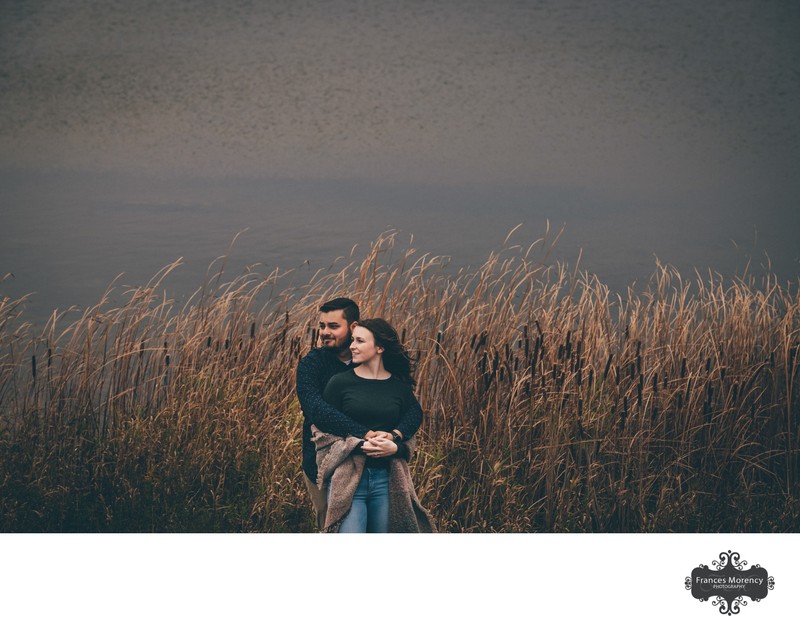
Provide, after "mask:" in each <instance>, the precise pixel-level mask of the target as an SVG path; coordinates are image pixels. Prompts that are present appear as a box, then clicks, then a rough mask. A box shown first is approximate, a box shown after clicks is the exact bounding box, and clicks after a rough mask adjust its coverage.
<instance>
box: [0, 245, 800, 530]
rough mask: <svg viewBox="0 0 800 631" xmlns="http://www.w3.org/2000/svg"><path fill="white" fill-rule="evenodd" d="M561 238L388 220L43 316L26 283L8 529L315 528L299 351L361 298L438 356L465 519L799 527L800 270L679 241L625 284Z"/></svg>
mask: <svg viewBox="0 0 800 631" xmlns="http://www.w3.org/2000/svg"><path fill="white" fill-rule="evenodd" d="M555 240H556V238H551V236H550V235H549V234H547V235H545V237H544V238H543V239H542V240H541V241H540V242H537V243H535V244H533V245H531V246H530V247H528V248H522V247H520V246H511V245H509V244H508V240H507V242H506V244H504V249H503V250H502V251H501V252H498V253H493V254H491V255H490V256H489V258H488V260H487V261H486V263H484V264H483V265H482V266H481V267H480V268H479V269H477V270H474V271H469V270H463V269H462V270H458V271H453V270H450V269H448V266H447V264H446V261H445V260H444V259H442V258H439V257H436V256H431V255H420V254H417V253H416V252H415V251H414V250H413V249H412V248H411V247H405V248H401V247H400V246H398V244H397V237H396V235H395V234H393V233H387V234H384V235H381V236H380V237H379V238H378V239H377V240H376V241H375V242H374V243H373V244H372V245H371V248H370V249H369V251H368V252H367V253H366V255H365V256H364V257H363V258H362V259H355V258H353V257H352V253H351V258H350V259H342V260H338V261H336V262H335V263H334V264H333V265H332V266H331V268H329V269H328V270H324V271H320V272H319V273H317V274H316V275H315V276H314V277H313V278H312V280H311V281H310V282H308V283H303V284H299V285H293V284H292V283H291V282H288V281H287V279H286V278H282V277H281V274H280V273H279V272H278V271H275V272H274V273H272V274H271V275H268V276H263V275H256V274H247V275H244V276H241V277H239V278H236V279H234V280H232V281H229V282H223V278H222V273H221V271H220V272H218V273H217V274H215V275H213V276H211V277H210V278H209V279H207V280H206V282H204V284H203V287H202V288H201V289H200V290H198V292H197V293H196V294H195V295H194V296H193V297H192V298H191V299H190V300H188V301H187V302H186V303H185V304H184V305H183V306H182V307H178V306H177V305H176V304H175V303H173V302H172V301H171V300H170V299H169V298H168V297H166V296H165V295H164V292H163V291H162V290H160V289H159V288H160V283H161V281H162V280H163V277H164V276H165V275H166V274H168V273H169V271H170V268H166V269H164V270H162V271H161V272H160V273H159V274H158V275H157V276H156V277H155V278H154V279H153V280H152V281H151V283H150V284H148V285H147V286H145V287H142V288H136V289H131V290H129V291H128V292H127V294H126V295H125V297H124V298H125V299H124V301H123V303H124V304H123V306H112V305H111V302H110V300H109V295H110V294H107V295H106V296H105V297H104V298H103V300H101V301H100V303H99V304H98V305H96V306H94V307H92V308H90V309H87V310H86V311H85V312H84V313H82V314H79V317H78V318H77V319H76V321H74V322H73V323H71V324H69V325H64V324H62V318H63V317H64V316H63V314H60V315H59V314H55V315H54V316H53V318H52V319H51V320H50V321H49V322H48V323H47V325H46V326H45V327H44V329H43V330H42V331H34V330H33V328H32V326H31V325H30V324H29V323H27V322H26V321H25V318H24V300H22V301H13V300H10V299H7V298H4V299H2V300H1V301H0V528H1V529H2V530H4V531H181V532H188V531H207V532H208V531H270V532H277V531H295V532H296V531H310V530H311V529H312V519H311V512H310V503H309V501H308V500H307V498H306V497H305V492H304V489H303V484H302V481H301V477H300V476H301V473H300V440H301V423H302V417H301V415H300V412H299V409H298V404H297V400H296V398H295V396H294V370H295V367H296V363H297V360H298V358H299V357H300V356H301V355H303V354H304V353H306V352H307V351H308V350H309V348H310V347H311V345H312V344H314V343H315V341H316V340H315V329H314V326H315V321H316V315H317V309H318V306H319V305H320V304H321V303H322V302H323V301H324V300H326V299H329V298H331V297H334V296H337V295H348V296H351V297H353V298H355V299H356V300H357V301H359V303H360V304H361V305H362V312H363V313H364V314H365V315H380V316H382V317H385V318H387V319H388V320H389V321H391V322H392V323H393V324H395V325H396V327H397V329H398V330H399V331H401V333H402V336H403V338H404V340H405V341H406V343H407V345H408V346H409V348H410V349H411V352H412V355H413V357H414V358H415V359H416V360H417V361H416V365H417V371H416V376H417V380H418V387H417V396H418V398H419V399H420V402H421V404H422V406H423V409H424V410H425V422H424V424H423V427H422V428H421V429H420V432H419V449H418V453H417V455H416V457H415V459H414V460H413V461H412V471H413V475H414V478H415V480H416V484H417V487H418V493H419V495H420V497H421V499H422V501H423V503H424V504H425V505H426V506H428V507H429V508H430V509H431V511H432V513H433V514H434V516H435V518H436V519H437V521H438V523H439V526H440V528H441V529H442V530H447V531H465V532H474V531H480V532H485V531H505V532H530V531H548V532H552V531H556V532H564V531H566V532H609V531H612V532H618V531H624V532H653V531H658V532H666V531H689V532H695V531H742V532H747V531H765V532H766V531H793V530H797V528H798V525H800V505H798V489H799V487H798V474H800V465H799V464H798V456H799V455H800V452H799V451H798V448H799V447H800V431H799V430H800V427H798V425H799V424H800V423H799V419H798V416H799V414H800V401H798V388H797V387H796V385H797V384H796V380H797V374H798V368H797V363H798V362H797V350H798V346H799V345H800V339H799V337H800V300H799V299H798V294H797V290H796V289H794V290H791V289H790V288H788V287H782V286H780V285H779V284H778V283H777V282H776V280H775V279H774V278H773V277H772V276H771V275H770V274H769V273H765V274H764V275H763V277H762V278H759V279H756V278H754V277H752V276H748V277H746V278H738V279H723V278H720V277H719V276H714V275H710V276H709V277H708V278H702V277H699V276H698V277H696V278H693V279H691V281H689V280H685V279H683V278H681V277H680V275H679V274H678V273H677V271H676V270H674V269H673V268H671V267H669V266H667V265H661V264H659V265H657V269H656V271H655V273H654V275H653V277H652V279H651V282H650V284H649V285H648V287H647V288H646V289H645V290H643V291H640V292H634V291H633V290H630V291H629V292H628V293H627V295H624V296H620V295H612V294H611V293H610V292H609V290H608V288H607V287H606V286H604V285H603V284H602V283H601V282H600V281H599V280H598V279H596V278H594V277H592V276H590V275H589V274H586V273H578V272H575V271H572V272H570V271H569V270H568V269H566V268H565V267H564V266H561V265H550V264H547V263H546V261H547V255H548V253H549V250H550V248H551V247H552V245H553V242H554V241H555ZM111 291H112V290H109V292H111Z"/></svg>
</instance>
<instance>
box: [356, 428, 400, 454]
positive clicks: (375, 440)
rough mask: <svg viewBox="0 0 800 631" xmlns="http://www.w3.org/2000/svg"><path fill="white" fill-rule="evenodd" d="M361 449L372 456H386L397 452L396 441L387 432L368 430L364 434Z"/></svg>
mask: <svg viewBox="0 0 800 631" xmlns="http://www.w3.org/2000/svg"><path fill="white" fill-rule="evenodd" d="M361 450H362V451H363V452H364V453H365V454H366V455H367V456H370V457H372V458H386V457H388V456H393V455H394V454H395V453H397V443H395V442H394V440H393V438H392V435H391V434H390V433H389V432H379V431H375V430H370V431H368V432H367V433H366V434H365V436H364V444H363V445H361Z"/></svg>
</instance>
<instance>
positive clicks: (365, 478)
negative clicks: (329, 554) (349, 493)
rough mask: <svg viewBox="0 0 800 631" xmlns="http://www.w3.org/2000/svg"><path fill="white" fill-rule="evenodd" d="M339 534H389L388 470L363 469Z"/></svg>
mask: <svg viewBox="0 0 800 631" xmlns="http://www.w3.org/2000/svg"><path fill="white" fill-rule="evenodd" d="M339 532H389V469H380V468H374V469H373V468H370V467H364V473H363V474H362V475H361V481H360V482H359V483H358V488H357V489H356V492H355V494H354V495H353V505H352V506H351V508H350V512H349V513H347V516H346V517H345V518H344V521H342V525H341V527H340V528H339Z"/></svg>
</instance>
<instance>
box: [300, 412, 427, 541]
mask: <svg viewBox="0 0 800 631" xmlns="http://www.w3.org/2000/svg"><path fill="white" fill-rule="evenodd" d="M311 440H312V441H314V444H315V445H316V447H317V471H318V473H317V486H318V487H319V488H320V489H322V488H323V487H324V486H325V485H326V484H327V485H328V486H329V488H330V497H329V498H328V513H327V516H326V518H325V529H324V531H323V532H339V527H340V526H341V524H342V521H343V520H344V518H345V517H346V516H347V514H348V513H349V512H350V507H351V506H352V504H353V496H354V495H355V492H356V488H357V487H358V483H359V482H360V481H361V475H362V474H363V473H364V466H365V463H366V458H367V456H365V455H363V454H361V453H353V451H354V450H355V449H356V448H357V447H358V445H359V444H360V443H361V442H362V439H360V438H357V437H355V436H348V437H347V438H342V437H341V436H335V435H333V434H326V433H325V432H323V431H320V430H319V429H317V427H316V426H315V425H312V426H311ZM414 443H415V441H414V439H413V438H410V439H409V440H407V441H406V445H407V446H408V449H409V452H410V453H411V454H413V453H414ZM389 532H423V533H432V532H436V527H435V526H434V523H433V517H431V514H430V513H429V512H428V511H427V510H425V509H424V508H423V507H422V505H421V504H420V503H419V499H418V498H417V494H416V493H415V492H414V485H413V484H412V482H411V473H410V472H409V469H408V463H407V462H406V461H405V460H404V459H403V458H392V459H391V462H390V463H389Z"/></svg>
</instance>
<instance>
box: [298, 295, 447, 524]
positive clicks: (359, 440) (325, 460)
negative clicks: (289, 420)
mask: <svg viewBox="0 0 800 631" xmlns="http://www.w3.org/2000/svg"><path fill="white" fill-rule="evenodd" d="M319 340H320V342H321V346H320V347H318V348H314V349H312V350H311V351H310V352H309V353H308V354H307V355H306V356H305V357H303V358H302V359H301V360H300V362H299V364H298V366H297V398H298V400H299V402H300V407H301V409H302V411H303V416H304V421H303V472H304V477H305V483H306V488H307V489H308V493H309V495H310V496H311V500H312V504H313V505H314V510H315V512H316V516H317V526H318V528H319V529H320V530H322V531H325V532H341V533H345V532H376V533H377V532H434V531H435V529H434V526H433V520H432V518H431V516H430V514H429V513H428V512H427V511H426V510H425V509H424V508H422V506H421V505H420V503H419V500H418V499H417V495H416V493H415V492H414V487H413V484H412V482H411V476H410V473H409V468H408V460H409V458H410V457H411V454H412V453H413V450H414V433H415V432H416V431H417V429H418V428H419V426H420V424H421V423H422V409H421V407H420V405H419V402H418V401H417V399H416V397H415V396H414V392H413V387H414V379H413V377H412V376H411V361H410V359H409V357H408V354H407V353H406V351H405V349H404V348H403V344H402V343H401V341H400V339H399V338H398V336H397V332H396V331H395V329H394V328H393V327H392V326H391V325H390V324H389V323H388V322H386V321H385V320H383V319H381V318H370V319H365V320H362V319H360V314H359V308H358V305H356V303H355V302H353V301H352V300H350V299H349V298H336V299H334V300H330V301H328V302H326V303H325V304H323V305H322V306H321V307H320V313H319Z"/></svg>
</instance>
